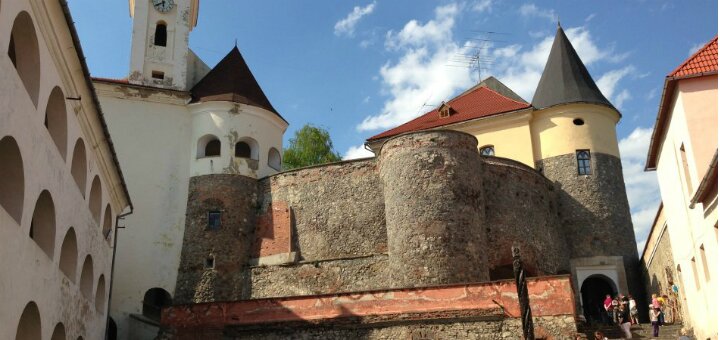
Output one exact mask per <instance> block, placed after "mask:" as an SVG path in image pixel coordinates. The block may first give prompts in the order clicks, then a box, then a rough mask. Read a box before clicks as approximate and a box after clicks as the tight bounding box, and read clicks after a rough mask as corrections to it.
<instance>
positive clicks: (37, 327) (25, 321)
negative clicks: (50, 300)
mask: <svg viewBox="0 0 720 340" xmlns="http://www.w3.org/2000/svg"><path fill="white" fill-rule="evenodd" d="M40 321H41V320H40V310H38V306H37V304H35V302H33V301H30V302H28V304H27V305H25V309H23V312H22V314H21V315H20V322H18V326H17V331H15V340H41V338H42V327H41V322H40Z"/></svg>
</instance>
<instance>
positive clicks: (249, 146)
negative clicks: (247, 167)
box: [235, 137, 260, 160]
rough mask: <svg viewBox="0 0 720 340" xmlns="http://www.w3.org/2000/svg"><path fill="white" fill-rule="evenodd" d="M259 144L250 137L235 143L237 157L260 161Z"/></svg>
mask: <svg viewBox="0 0 720 340" xmlns="http://www.w3.org/2000/svg"><path fill="white" fill-rule="evenodd" d="M259 149H260V147H259V146H258V142H257V141H256V140H255V139H253V138H250V137H243V138H240V140H238V141H237V143H235V157H241V158H249V159H254V160H258V159H260V152H259V151H260V150H259Z"/></svg>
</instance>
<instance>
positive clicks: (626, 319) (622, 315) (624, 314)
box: [618, 304, 632, 339]
mask: <svg viewBox="0 0 720 340" xmlns="http://www.w3.org/2000/svg"><path fill="white" fill-rule="evenodd" d="M618 323H619V324H620V329H622V331H623V333H625V339H632V333H630V311H629V310H628V309H627V308H626V307H625V305H624V304H621V305H620V308H619V310H618Z"/></svg>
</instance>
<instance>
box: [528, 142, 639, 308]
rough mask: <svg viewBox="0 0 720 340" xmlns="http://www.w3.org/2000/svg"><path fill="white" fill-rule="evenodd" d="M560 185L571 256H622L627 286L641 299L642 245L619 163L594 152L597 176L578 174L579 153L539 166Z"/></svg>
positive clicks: (545, 162)
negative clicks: (640, 264)
mask: <svg viewBox="0 0 720 340" xmlns="http://www.w3.org/2000/svg"><path fill="white" fill-rule="evenodd" d="M536 165H537V166H538V167H540V168H542V169H543V173H544V174H545V176H546V177H547V178H548V179H550V180H551V181H555V182H557V183H558V186H559V187H560V188H559V189H560V192H559V193H560V215H561V218H562V220H561V225H562V226H563V230H562V232H563V233H564V234H565V235H566V238H567V247H568V249H569V252H570V257H571V258H582V257H592V256H623V262H624V265H625V272H626V274H627V282H628V288H629V289H630V292H631V293H632V294H633V295H634V296H642V291H643V289H642V278H641V277H640V275H638V273H639V269H640V268H639V260H638V254H637V244H636V242H635V233H634V231H633V225H632V220H631V219H630V206H629V204H628V201H627V194H626V193H625V182H624V181H623V173H622V165H621V163H620V159H619V158H617V157H615V156H611V155H607V154H603V153H591V168H592V174H590V175H578V172H577V160H576V156H575V154H567V155H561V156H556V157H551V158H547V159H543V160H540V161H538V162H537V164H536Z"/></svg>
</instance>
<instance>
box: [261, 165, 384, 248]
mask: <svg viewBox="0 0 720 340" xmlns="http://www.w3.org/2000/svg"><path fill="white" fill-rule="evenodd" d="M260 189H261V207H262V209H263V210H264V209H265V207H266V206H267V205H268V204H270V202H273V201H285V202H287V204H288V206H289V207H290V208H291V209H292V217H293V219H292V224H293V227H294V230H293V234H294V235H295V236H296V237H297V240H296V241H295V244H294V245H293V251H298V252H299V253H300V258H301V259H302V260H307V261H315V260H323V259H336V258H342V257H353V256H362V255H371V254H376V253H384V252H386V250H387V241H386V235H385V204H384V201H383V194H382V189H381V187H380V181H379V178H378V175H377V172H376V170H375V160H374V159H370V160H360V161H350V162H341V163H334V164H330V165H325V166H321V167H311V168H306V169H301V170H297V171H291V172H285V173H281V174H278V175H275V176H272V177H267V178H264V179H262V180H260Z"/></svg>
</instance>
